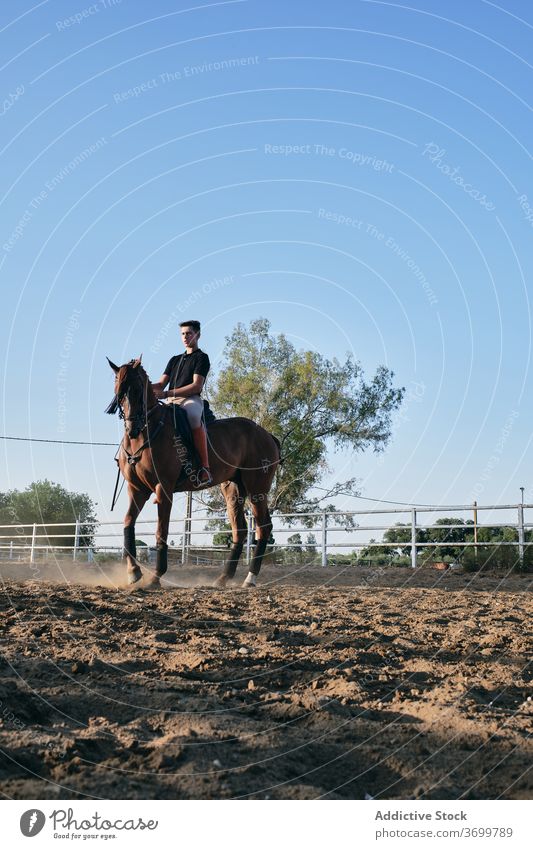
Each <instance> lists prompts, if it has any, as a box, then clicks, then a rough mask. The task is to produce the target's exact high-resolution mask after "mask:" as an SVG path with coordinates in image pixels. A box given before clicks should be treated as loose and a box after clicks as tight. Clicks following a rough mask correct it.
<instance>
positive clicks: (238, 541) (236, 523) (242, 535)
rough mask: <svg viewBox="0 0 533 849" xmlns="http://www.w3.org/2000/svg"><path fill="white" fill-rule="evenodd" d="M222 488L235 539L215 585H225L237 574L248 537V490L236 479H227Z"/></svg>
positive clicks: (233, 538) (232, 534)
mask: <svg viewBox="0 0 533 849" xmlns="http://www.w3.org/2000/svg"><path fill="white" fill-rule="evenodd" d="M220 488H221V490H222V495H223V496H224V498H225V500H226V508H227V513H228V520H229V523H230V525H231V536H232V540H233V545H232V547H231V551H230V553H229V558H228V560H227V561H226V565H225V567H224V571H223V572H222V574H221V575H220V576H219V577H218V578H217V580H216V582H215V586H219V587H223V586H224V584H226V582H227V581H229V580H230V578H233V576H234V575H235V572H236V570H237V564H238V563H239V558H240V556H241V554H242V549H243V547H244V541H245V539H246V519H245V518H244V501H245V498H246V492H245V490H244V488H243V486H242V484H240V483H237V482H235V481H226V482H225V483H223V484H222V485H221V487H220Z"/></svg>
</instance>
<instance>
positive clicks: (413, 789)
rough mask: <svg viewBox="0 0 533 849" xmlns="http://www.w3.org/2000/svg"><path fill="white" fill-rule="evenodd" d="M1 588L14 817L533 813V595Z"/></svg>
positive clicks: (114, 585) (365, 586) (193, 573)
mask: <svg viewBox="0 0 533 849" xmlns="http://www.w3.org/2000/svg"><path fill="white" fill-rule="evenodd" d="M0 571H1V575H2V583H1V586H2V593H1V604H2V616H1V622H0V636H1V640H2V643H1V646H2V653H1V657H0V750H1V751H0V790H1V792H2V794H3V795H4V797H8V798H17V799H22V798H28V799H30V798H31V799H39V798H62V799H68V798H72V799H74V798H84V797H96V798H104V799H108V798H165V799H172V798H175V799H219V798H241V797H252V798H258V799H280V798H282V799H309V798H313V799H314V798H318V797H320V798H326V799H364V798H365V796H372V797H378V798H387V799H393V798H411V799H412V798H420V799H422V798H425V799H457V798H469V799H479V798H481V799H493V798H499V797H503V798H530V797H531V790H532V782H531V773H529V774H528V772H527V771H528V767H530V765H531V763H532V754H533V752H532V745H531V741H530V736H529V735H530V734H531V730H532V727H533V722H532V717H533V709H532V702H531V699H530V696H531V689H529V681H530V678H529V679H528V670H527V665H526V664H527V661H528V657H527V654H528V649H529V651H530V649H531V645H532V642H531V633H529V635H528V633H527V629H528V624H530V623H531V621H532V616H531V613H532V604H531V596H530V595H529V593H528V591H529V590H530V589H531V578H532V576H531V575H512V576H509V577H507V578H506V577H505V576H502V575H497V574H495V573H489V574H487V575H479V574H477V575H466V574H462V573H461V572H460V571H457V572H453V573H452V572H450V571H448V572H446V573H437V572H435V571H433V570H430V569H425V570H416V571H412V570H410V569H404V568H402V569H388V570H378V571H374V572H372V571H371V570H356V569H354V568H349V569H340V568H328V569H326V570H324V569H320V568H318V567H312V568H310V567H304V566H302V567H295V568H294V569H292V570H290V569H288V568H287V567H285V568H281V567H271V568H269V567H268V566H267V567H265V568H264V570H263V573H262V576H261V578H262V584H261V587H260V588H258V589H257V590H255V591H247V590H242V589H240V588H239V587H238V586H236V587H235V588H232V589H227V590H224V591H221V590H214V589H211V588H209V587H207V586H202V584H204V585H205V584H206V583H207V582H209V581H211V580H212V579H213V577H214V576H215V575H216V571H215V570H209V569H201V570H200V571H199V570H198V569H197V568H196V569H173V570H171V572H170V573H169V576H168V577H169V580H168V582H167V586H166V588H165V589H163V590H161V591H156V592H147V591H145V590H143V589H142V588H139V589H135V590H134V591H128V590H126V589H124V587H123V582H124V571H123V569H122V568H120V569H119V570H117V569H116V567H113V568H111V567H109V570H108V569H106V567H105V565H104V566H92V567H88V566H80V567H77V568H76V569H73V568H72V566H71V565H69V564H67V565H65V566H63V567H61V568H59V569H58V568H57V567H56V566H54V564H48V565H47V566H45V565H42V564H34V566H32V567H30V566H29V565H28V564H26V565H24V564H16V565H14V564H13V565H6V564H3V565H2V566H1V567H0ZM242 577H243V573H242V574H241V580H242Z"/></svg>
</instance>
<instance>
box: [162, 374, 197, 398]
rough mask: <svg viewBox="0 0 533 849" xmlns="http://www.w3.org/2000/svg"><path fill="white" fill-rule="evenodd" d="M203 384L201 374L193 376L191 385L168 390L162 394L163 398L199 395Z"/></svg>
mask: <svg viewBox="0 0 533 849" xmlns="http://www.w3.org/2000/svg"><path fill="white" fill-rule="evenodd" d="M165 376H166V375H165ZM204 383H205V378H204V377H202V375H201V374H193V377H192V383H188V384H187V385H186V386H179V387H178V388H177V389H169V390H168V392H165V393H164V397H165V398H187V397H188V396H189V395H199V394H200V392H201V391H202V389H203V386H204Z"/></svg>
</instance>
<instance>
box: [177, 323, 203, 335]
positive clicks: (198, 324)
mask: <svg viewBox="0 0 533 849" xmlns="http://www.w3.org/2000/svg"><path fill="white" fill-rule="evenodd" d="M180 327H192V329H193V330H194V332H195V333H199V332H200V330H201V328H200V322H199V321H181V322H180Z"/></svg>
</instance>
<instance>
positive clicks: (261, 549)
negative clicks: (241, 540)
mask: <svg viewBox="0 0 533 849" xmlns="http://www.w3.org/2000/svg"><path fill="white" fill-rule="evenodd" d="M267 544H268V540H267V539H258V540H256V543H255V548H254V556H253V558H252V562H251V564H250V572H251V573H252V575H259V570H260V568H261V563H262V561H263V556H264V554H265V551H266V547H267Z"/></svg>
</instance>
